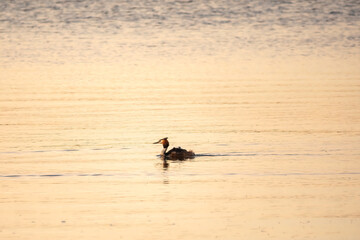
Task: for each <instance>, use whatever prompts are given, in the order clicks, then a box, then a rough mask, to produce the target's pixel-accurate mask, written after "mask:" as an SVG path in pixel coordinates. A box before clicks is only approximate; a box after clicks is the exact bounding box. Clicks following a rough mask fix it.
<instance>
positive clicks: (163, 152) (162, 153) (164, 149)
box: [161, 147, 167, 156]
mask: <svg viewBox="0 0 360 240" xmlns="http://www.w3.org/2000/svg"><path fill="white" fill-rule="evenodd" d="M166 150H167V147H164V148H163V149H162V150H161V155H162V156H165V154H166Z"/></svg>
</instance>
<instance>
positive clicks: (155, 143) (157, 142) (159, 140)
mask: <svg viewBox="0 0 360 240" xmlns="http://www.w3.org/2000/svg"><path fill="white" fill-rule="evenodd" d="M160 142H161V140H159V141H157V142H154V143H153V144H157V143H160Z"/></svg>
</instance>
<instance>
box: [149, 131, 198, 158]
mask: <svg viewBox="0 0 360 240" xmlns="http://www.w3.org/2000/svg"><path fill="white" fill-rule="evenodd" d="M157 143H159V144H162V145H163V149H162V151H161V153H160V156H161V157H162V158H164V159H169V160H185V159H189V158H194V157H195V153H194V152H193V151H191V150H190V151H187V150H186V149H182V148H181V147H178V148H175V147H174V148H172V149H171V150H169V151H166V150H167V148H168V147H169V141H168V140H167V137H166V138H163V139H160V140H159V141H157V142H154V144H157Z"/></svg>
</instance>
